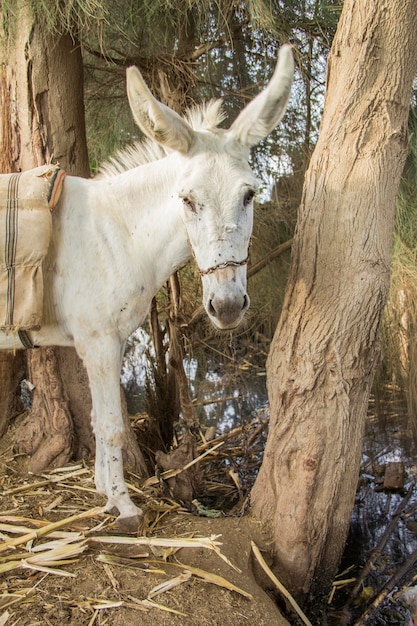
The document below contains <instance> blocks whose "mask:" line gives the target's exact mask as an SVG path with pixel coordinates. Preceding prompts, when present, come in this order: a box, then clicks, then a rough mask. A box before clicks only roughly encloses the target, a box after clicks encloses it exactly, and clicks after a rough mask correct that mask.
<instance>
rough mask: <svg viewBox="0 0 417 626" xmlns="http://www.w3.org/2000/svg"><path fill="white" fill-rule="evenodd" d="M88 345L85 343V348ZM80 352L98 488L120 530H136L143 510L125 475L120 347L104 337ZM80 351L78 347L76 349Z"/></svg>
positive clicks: (90, 343) (113, 340)
mask: <svg viewBox="0 0 417 626" xmlns="http://www.w3.org/2000/svg"><path fill="white" fill-rule="evenodd" d="M85 345H86V344H85V343H84V344H83V346H85ZM88 345H89V347H88V349H87V350H86V349H85V347H84V348H83V349H81V350H78V351H79V354H80V356H82V358H83V360H84V364H85V366H86V368H87V372H88V377H89V381H90V390H91V398H92V401H93V411H92V424H93V429H94V433H95V437H96V466H95V470H96V476H95V482H96V488H97V491H99V492H100V493H105V495H106V496H107V504H106V510H107V511H108V512H113V511H114V510H115V509H117V511H118V512H119V517H118V522H119V526H120V528H121V529H123V530H126V531H134V530H137V528H138V525H139V522H140V519H141V516H142V511H141V509H139V508H138V507H137V506H135V505H134V504H133V502H132V500H131V499H130V496H129V493H128V489H127V486H126V483H125V480H124V475H123V446H124V442H125V429H124V424H123V417H122V407H121V401H120V382H119V381H120V368H121V347H120V344H119V342H118V341H117V339H114V338H111V337H104V338H103V337H101V338H100V340H93V341H92V342H91V338H90V342H88ZM77 348H78V346H77Z"/></svg>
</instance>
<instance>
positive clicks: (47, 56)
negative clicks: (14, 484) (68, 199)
mask: <svg viewBox="0 0 417 626" xmlns="http://www.w3.org/2000/svg"><path fill="white" fill-rule="evenodd" d="M13 15H14V21H13V23H12V24H9V26H10V33H3V37H2V42H3V45H2V48H1V57H2V59H3V67H2V70H3V75H2V78H3V80H2V90H3V92H4V93H5V94H7V95H8V98H7V101H8V103H9V107H8V110H6V109H5V107H4V105H3V110H2V111H1V113H2V120H3V123H2V127H3V129H5V128H6V127H7V128H8V130H7V132H6V131H5V132H4V133H3V134H4V136H5V137H7V146H8V149H9V165H10V167H9V171H19V170H26V169H30V168H31V167H35V166H37V165H41V164H43V163H48V162H50V161H52V162H59V163H60V165H61V167H62V168H63V169H65V170H66V171H67V172H68V173H69V174H76V175H80V176H88V175H89V164H88V154H87V146H86V136H85V122H84V103H83V64H82V56H81V50H80V47H79V46H78V45H77V44H76V42H75V41H74V38H73V36H70V35H69V34H68V33H64V34H62V35H59V34H57V33H50V32H48V31H47V30H46V29H45V28H44V27H43V26H42V25H40V24H39V23H37V22H36V19H35V17H34V14H33V11H32V9H31V5H30V2H28V1H27V0H19V1H18V2H16V3H15V5H14V7H13ZM8 34H12V36H7V35H8ZM6 61H7V63H6ZM57 210H59V207H58V208H57ZM8 358H11V357H10V356H9V357H8ZM3 369H5V368H3ZM27 370H28V372H27V375H28V377H29V379H30V380H31V382H32V383H33V384H34V385H35V391H34V395H33V407H32V411H31V412H30V414H29V415H28V417H27V418H26V419H25V420H24V421H23V422H22V424H21V425H20V428H19V430H18V431H17V434H16V442H17V445H18V447H19V449H20V451H22V452H26V453H28V454H30V455H31V463H30V468H31V470H32V471H40V470H42V469H44V468H45V467H46V466H47V465H50V464H54V465H61V464H63V463H65V462H67V461H68V460H69V459H70V458H71V456H72V455H73V454H75V456H76V457H77V458H79V457H82V456H87V455H88V454H89V453H90V452H91V451H92V450H93V449H94V440H93V436H92V431H91V426H90V412H91V398H90V393H89V387H88V380H87V376H86V374H85V370H84V368H83V366H82V363H81V361H80V360H79V359H78V357H77V355H76V353H75V351H74V350H73V349H69V348H65V349H64V348H48V349H36V350H32V351H29V352H28V353H27ZM1 373H2V370H1V369H0V374H1ZM9 378H10V377H9ZM0 382H1V383H3V382H5V383H7V382H8V381H7V380H6V378H2V379H1V380H0ZM13 383H15V381H12V382H9V387H8V388H9V389H10V385H12V384H13ZM3 390H4V387H3V386H2V393H3V392H4V391H3ZM125 421H126V426H127V432H128V433H129V434H130V436H129V437H127V440H128V443H127V446H126V447H127V451H128V457H129V462H130V463H131V465H132V466H133V468H134V469H135V470H136V471H144V470H145V466H144V462H143V459H142V456H141V454H140V452H139V449H138V446H137V443H136V440H135V438H134V436H133V434H132V432H131V431H130V429H129V423H128V420H127V412H125ZM74 424H75V429H74Z"/></svg>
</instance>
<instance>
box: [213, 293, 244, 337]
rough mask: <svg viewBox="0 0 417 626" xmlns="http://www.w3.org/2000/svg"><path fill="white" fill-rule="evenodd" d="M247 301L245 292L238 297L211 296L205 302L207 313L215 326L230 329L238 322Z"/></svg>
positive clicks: (241, 317)
mask: <svg viewBox="0 0 417 626" xmlns="http://www.w3.org/2000/svg"><path fill="white" fill-rule="evenodd" d="M249 302H250V301H249V296H248V295H247V294H246V293H244V294H243V295H239V297H219V296H213V297H212V298H210V300H209V301H208V303H207V313H208V315H209V317H210V319H211V320H212V322H213V323H214V324H215V326H217V328H220V329H222V330H230V329H232V328H236V326H238V325H239V324H240V322H241V321H242V319H243V316H244V315H245V313H246V311H247V310H248V308H249Z"/></svg>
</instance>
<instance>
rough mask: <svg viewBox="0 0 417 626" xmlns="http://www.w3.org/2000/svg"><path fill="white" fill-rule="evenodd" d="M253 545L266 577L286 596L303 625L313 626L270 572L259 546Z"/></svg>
mask: <svg viewBox="0 0 417 626" xmlns="http://www.w3.org/2000/svg"><path fill="white" fill-rule="evenodd" d="M251 544H252V551H253V553H254V555H255V557H256V559H257V561H258V563H259V565H260V566H261V567H262V569H263V570H264V572H265V573H266V575H267V576H268V577H269V578H270V579H271V580H272V582H273V583H274V585H275V586H276V587H277V589H278V591H279V592H280V593H281V594H282V595H283V596H284V598H285V599H286V600H288V602H289V603H290V604H291V606H292V608H293V609H294V611H295V612H296V613H297V615H298V616H299V617H300V619H301V620H302V621H303V623H304V624H306V626H313V625H312V623H311V622H310V620H309V619H308V617H307V616H306V615H305V614H304V612H303V611H302V609H301V608H300V607H299V605H298V604H297V602H296V601H295V600H294V598H293V597H292V595H291V594H290V592H289V591H288V590H287V589H286V588H285V587H284V585H283V584H282V583H281V582H280V581H279V580H278V578H277V577H276V576H275V574H274V573H273V572H272V571H271V570H270V568H269V567H268V565H267V563H266V561H265V559H264V558H263V556H262V554H261V551H260V550H259V548H258V546H257V545H256V544H255V543H254V542H253V541H252V542H251Z"/></svg>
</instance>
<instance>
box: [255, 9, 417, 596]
mask: <svg viewBox="0 0 417 626" xmlns="http://www.w3.org/2000/svg"><path fill="white" fill-rule="evenodd" d="M416 66H417V11H416V7H415V1H414V0H403V2H401V3H393V2H391V0H366V2H364V1H363V0H345V3H344V6H343V11H342V15H341V19H340V22H339V26H338V29H337V33H336V37H335V39H334V43H333V46H332V50H331V54H330V57H329V63H328V76H327V81H328V82H327V94H326V100H325V107H324V114H323V119H322V125H321V128H320V136H319V140H318V143H317V146H316V149H315V151H314V154H313V156H312V159H311V162H310V166H309V169H308V171H307V174H306V179H305V184H304V191H303V197H302V201H301V206H300V212H299V218H298V225H297V231H296V236H295V238H294V245H293V257H292V266H291V272H290V277H289V282H288V286H287V292H286V296H285V302H284V306H283V311H282V315H281V319H280V321H279V324H278V327H277V330H276V333H275V336H274V339H273V342H272V345H271V350H270V354H269V358H268V363H267V376H268V393H269V399H270V408H271V422H270V433H269V437H268V441H267V445H266V450H265V457H264V461H263V464H262V467H261V470H260V473H259V476H258V478H257V481H256V483H255V485H254V488H253V492H252V512H253V513H254V514H255V515H256V516H258V517H259V518H260V519H261V520H263V521H264V522H266V523H267V524H269V526H270V530H271V533H272V543H273V548H274V554H275V561H276V567H277V570H278V571H279V573H280V575H281V576H282V578H283V579H284V581H285V582H286V583H287V584H288V586H289V587H290V589H291V590H292V591H293V592H294V593H295V594H297V595H298V596H300V597H302V596H303V595H305V594H308V593H309V592H310V597H314V594H316V593H317V592H318V590H319V589H323V588H325V587H326V585H327V584H328V583H329V582H330V581H331V580H332V578H333V575H334V573H335V570H336V568H337V566H338V563H339V560H340V557H341V554H342V551H343V548H344V543H345V539H346V535H347V531H348V526H349V519H350V514H351V510H352V507H353V502H354V496H355V491H356V484H357V480H358V470H359V461H360V454H361V447H362V439H363V427H364V418H365V415H366V410H367V404H368V397H369V393H370V388H371V384H372V380H373V376H374V372H375V367H376V364H377V361H378V356H379V327H380V320H381V314H382V311H383V307H384V304H385V300H386V296H387V291H388V283H389V268H390V254H391V236H392V228H393V220H394V206H395V196H396V192H397V188H398V184H399V180H400V176H401V172H402V167H403V164H404V161H405V157H406V154H407V118H408V107H409V99H410V90H411V84H412V80H413V77H414V75H415V72H416Z"/></svg>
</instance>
